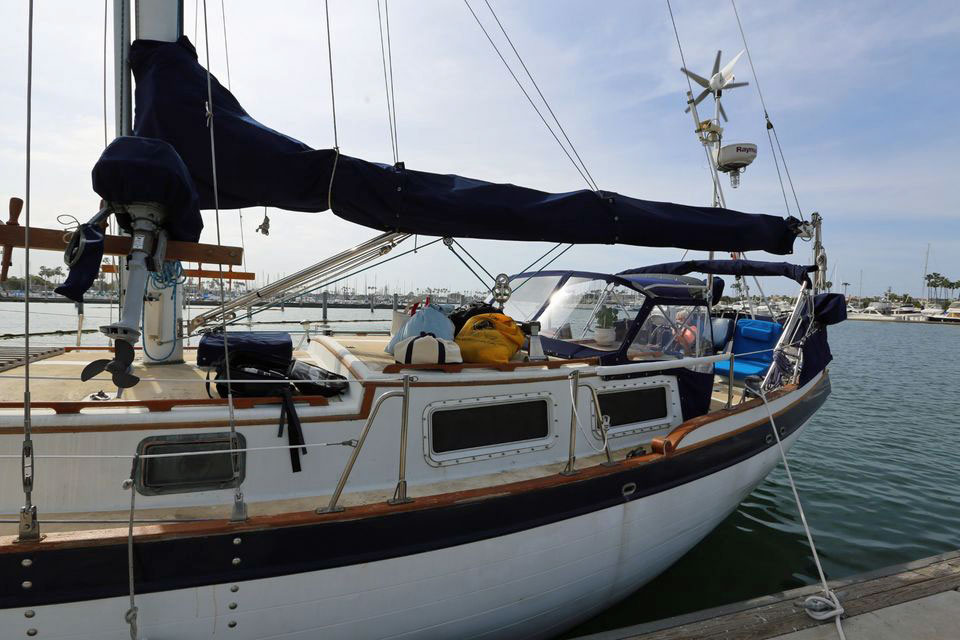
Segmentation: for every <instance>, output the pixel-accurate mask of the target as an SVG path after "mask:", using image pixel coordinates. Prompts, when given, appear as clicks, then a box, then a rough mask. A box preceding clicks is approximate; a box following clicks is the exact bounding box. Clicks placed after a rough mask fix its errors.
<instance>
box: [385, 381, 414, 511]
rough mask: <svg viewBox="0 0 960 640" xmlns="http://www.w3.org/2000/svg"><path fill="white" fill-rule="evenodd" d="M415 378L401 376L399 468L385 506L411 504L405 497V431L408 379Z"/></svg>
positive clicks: (408, 404)
mask: <svg viewBox="0 0 960 640" xmlns="http://www.w3.org/2000/svg"><path fill="white" fill-rule="evenodd" d="M411 378H416V376H403V408H402V409H401V414H400V468H399V471H398V473H397V487H396V488H395V489H394V490H393V497H392V498H390V499H389V500H387V504H405V503H407V502H413V498H408V497H407V429H408V423H409V414H410V379H411Z"/></svg>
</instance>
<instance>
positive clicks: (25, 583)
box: [20, 580, 33, 589]
mask: <svg viewBox="0 0 960 640" xmlns="http://www.w3.org/2000/svg"><path fill="white" fill-rule="evenodd" d="M20 586H21V587H23V588H24V589H31V588H33V583H32V582H30V581H29V580H24V581H23V582H21V583H20Z"/></svg>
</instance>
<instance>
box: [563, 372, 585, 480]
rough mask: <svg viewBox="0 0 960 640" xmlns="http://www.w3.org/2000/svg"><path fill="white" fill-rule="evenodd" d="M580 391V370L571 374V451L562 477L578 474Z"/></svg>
mask: <svg viewBox="0 0 960 640" xmlns="http://www.w3.org/2000/svg"><path fill="white" fill-rule="evenodd" d="M579 390H580V370H579V369H574V370H573V371H571V372H570V449H569V452H568V454H567V465H566V466H565V467H564V468H563V471H561V472H560V475H562V476H572V475H573V474H575V473H577V470H576V469H575V468H574V466H575V465H576V463H577V392H578V391H579Z"/></svg>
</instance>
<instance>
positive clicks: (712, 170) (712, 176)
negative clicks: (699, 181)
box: [667, 0, 727, 207]
mask: <svg viewBox="0 0 960 640" xmlns="http://www.w3.org/2000/svg"><path fill="white" fill-rule="evenodd" d="M667 11H669V12H670V23H671V24H672V25H673V35H674V37H676V39H677V49H678V50H679V51H680V63H681V64H682V65H683V68H684V69H686V68H687V60H686V58H685V57H684V55H683V45H682V44H680V31H679V30H678V29H677V20H676V18H675V17H674V15H673V6H672V5H671V4H670V0H667ZM684 76H685V77H686V79H687V97H688V100H687V103H688V104H689V105H690V111H691V113H693V112H694V111H695V109H696V105H694V104H693V85H692V84H691V83H690V76H688V75H686V74H684ZM701 146H703V152H704V153H705V154H706V156H707V166H708V167H710V179H711V180H713V187H714V189H715V190H716V193H717V194H718V195H719V197H720V204H721V205H722V206H723V207H726V206H727V204H726V202H725V199H724V197H723V188H722V187H721V186H720V176H718V175H717V168H716V166H715V165H714V163H713V158H712V157H711V156H710V150H709V149H708V148H707V145H706V144H703V145H701Z"/></svg>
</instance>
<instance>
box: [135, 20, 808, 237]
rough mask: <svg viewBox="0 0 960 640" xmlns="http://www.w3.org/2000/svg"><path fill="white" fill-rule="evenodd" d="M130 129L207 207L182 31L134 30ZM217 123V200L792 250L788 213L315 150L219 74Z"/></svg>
mask: <svg viewBox="0 0 960 640" xmlns="http://www.w3.org/2000/svg"><path fill="white" fill-rule="evenodd" d="M130 65H131V68H132V70H133V73H134V75H135V76H136V120H135V123H134V135H136V136H141V137H146V138H157V139H160V140H164V141H166V142H168V143H170V144H171V145H172V146H173V147H174V148H175V149H176V151H177V153H179V154H180V157H181V158H182V159H183V162H184V163H185V164H186V166H187V168H188V169H189V171H190V174H191V176H192V177H193V180H194V182H195V184H196V189H197V192H198V194H199V203H200V208H201V209H212V208H213V206H214V194H213V188H212V185H213V174H212V166H211V158H210V129H208V128H207V124H208V119H207V117H206V112H205V104H206V103H207V71H206V70H205V69H204V68H203V67H202V66H200V64H199V63H198V61H197V54H196V50H195V49H194V48H193V45H191V44H190V41H189V40H187V38H186V37H181V38H180V40H179V41H177V42H156V41H149V40H138V41H137V42H134V43H133V45H132V47H131V49H130ZM211 84H212V94H213V100H212V102H213V104H212V112H213V120H212V123H213V131H214V136H215V140H216V150H217V179H218V194H217V196H218V198H219V205H220V207H221V208H223V209H239V208H242V207H252V206H273V207H280V208H282V209H290V210H294V211H324V210H326V209H332V211H333V213H335V214H336V215H337V216H339V217H341V218H343V219H345V220H348V221H350V222H354V223H357V224H361V225H364V226H367V227H371V228H373V229H378V230H381V231H400V232H405V233H417V234H422V235H430V236H451V237H463V238H486V239H492V240H521V241H550V242H564V243H575V244H617V243H618V244H630V245H638V246H649V247H678V248H681V249H691V250H703V251H709V250H718V251H753V250H760V251H767V252H770V253H775V254H780V255H785V254H789V253H792V252H793V242H794V239H795V238H796V235H797V233H798V231H799V221H798V220H796V219H795V218H780V217H778V216H771V215H763V214H751V213H741V212H739V211H732V210H729V209H719V208H713V207H694V206H686V205H680V204H673V203H669V202H653V201H649V200H639V199H636V198H630V197H627V196H623V195H620V194H618V193H613V192H609V191H600V192H593V191H589V190H580V191H570V192H567V193H545V192H543V191H537V190H535V189H528V188H525V187H519V186H515V185H512V184H494V183H490V182H484V181H483V180H476V179H473V178H466V177H463V176H458V175H442V174H437V173H428V172H425V171H414V170H410V169H407V168H405V167H404V166H403V165H402V164H399V165H397V166H389V165H384V164H377V163H373V162H367V161H365V160H361V159H359V158H352V157H350V156H347V155H342V154H340V153H339V151H338V150H334V149H321V150H315V149H311V148H310V147H308V146H307V145H305V144H303V143H302V142H299V141H298V140H295V139H294V138H291V137H289V136H286V135H284V134H282V133H279V132H277V131H274V130H273V129H270V128H268V127H266V126H264V125H262V124H261V123H259V122H257V121H256V120H254V119H253V118H252V117H250V115H249V114H248V113H247V112H246V111H245V110H244V109H243V107H242V106H241V105H240V103H239V102H238V101H237V99H236V98H234V96H233V95H232V94H231V93H230V92H229V91H227V89H226V88H225V87H223V86H222V85H221V84H220V83H219V82H217V80H216V79H215V78H212V80H211Z"/></svg>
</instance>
